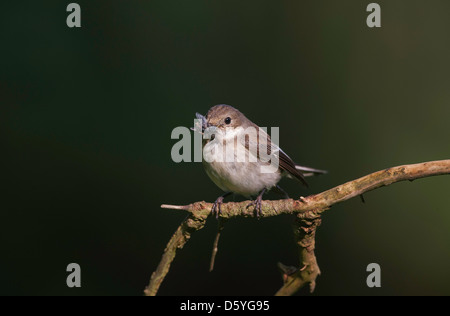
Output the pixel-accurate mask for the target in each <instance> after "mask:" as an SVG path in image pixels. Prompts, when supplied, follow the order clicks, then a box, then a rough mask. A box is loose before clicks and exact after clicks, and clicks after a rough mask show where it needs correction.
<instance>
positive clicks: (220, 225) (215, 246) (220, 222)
mask: <svg viewBox="0 0 450 316" xmlns="http://www.w3.org/2000/svg"><path fill="white" fill-rule="evenodd" d="M217 226H218V227H217V234H216V238H215V239H214V244H213V250H212V253H211V262H210V264H209V272H212V270H214V261H215V260H216V255H217V251H218V250H219V239H220V234H221V233H222V230H223V219H220V218H219V220H218V224H217Z"/></svg>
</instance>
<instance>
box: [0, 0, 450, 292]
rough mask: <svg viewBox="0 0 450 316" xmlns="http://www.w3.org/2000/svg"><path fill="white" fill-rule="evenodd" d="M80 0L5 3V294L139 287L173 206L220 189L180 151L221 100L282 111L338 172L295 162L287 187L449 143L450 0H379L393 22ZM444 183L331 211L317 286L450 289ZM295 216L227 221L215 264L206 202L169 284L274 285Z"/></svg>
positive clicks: (445, 152)
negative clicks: (298, 172) (72, 24)
mask: <svg viewBox="0 0 450 316" xmlns="http://www.w3.org/2000/svg"><path fill="white" fill-rule="evenodd" d="M70 2H71V1H33V2H31V1H29V2H25V1H14V2H13V1H10V2H5V3H3V4H2V5H1V6H0V40H1V49H0V103H1V105H0V141H1V144H0V145H1V147H0V148H1V149H0V150H1V154H0V159H1V174H0V177H1V182H0V183H1V188H0V189H1V190H0V205H1V207H0V294H4V295H12V294H20V295H22V294H41V295H54V294H57V295H59V294H63V295H81V294H84V295H141V294H142V290H143V289H144V287H145V285H146V284H147V283H148V280H149V278H150V275H151V273H152V271H153V270H154V269H155V268H156V266H157V264H158V262H159V259H160V258H161V255H162V251H163V249H164V247H165V245H166V242H167V241H168V240H169V238H170V236H171V235H172V233H173V232H174V230H175V229H176V227H177V226H178V225H179V223H180V222H181V221H182V220H183V219H184V217H185V214H184V213H183V212H181V211H172V210H162V209H160V207H159V206H160V205H161V204H162V203H170V204H187V203H190V202H193V201H198V200H207V201H213V200H214V199H215V198H216V197H217V196H218V195H219V194H221V192H220V190H219V189H218V188H216V187H215V186H214V184H213V183H212V182H211V181H210V180H209V179H208V177H207V176H206V174H205V172H204V171H203V168H202V166H201V164H200V163H180V164H176V163H174V162H172V160H171V156H170V150H171V147H172V146H173V144H174V143H175V140H172V139H171V138H170V135H171V131H172V129H173V128H175V127H176V126H192V124H193V119H194V113H195V112H201V113H205V112H206V111H207V110H208V109H209V107H210V106H212V105H214V104H219V103H226V104H230V105H233V106H235V107H237V108H239V109H240V110H241V111H242V112H243V113H245V114H246V115H247V116H248V117H249V118H250V119H252V120H253V121H255V122H256V123H258V124H259V125H261V126H279V127H280V132H281V136H280V144H281V146H282V148H283V149H284V150H285V151H286V152H287V153H288V154H289V155H290V156H291V157H292V158H293V159H294V160H296V161H297V162H299V163H302V164H305V165H310V166H314V167H318V168H324V169H328V170H329V171H330V173H329V175H327V176H323V177H318V178H314V179H311V180H310V181H309V182H310V189H309V190H308V189H305V188H303V187H302V186H301V185H300V184H299V183H297V182H295V181H291V180H283V181H282V183H281V184H282V186H283V187H284V188H285V189H286V190H287V191H288V192H289V193H290V195H291V196H292V197H298V196H300V195H307V194H312V193H318V192H320V191H322V190H325V189H328V188H331V187H333V186H335V185H338V184H341V183H344V182H346V181H349V180H351V179H354V178H357V177H359V176H362V175H365V174H367V173H370V172H372V171H376V170H380V169H383V168H386V167H391V166H395V165H401V164H407V163H417V162H422V161H427V160H438V159H445V158H449V157H450V146H449V144H450V130H449V119H450V106H449V104H450V75H449V74H450V58H449V56H450V36H449V35H450V34H449V33H450V18H449V14H450V3H449V2H448V1H409V0H408V1H377V2H378V3H379V4H380V5H381V8H382V27H381V28H380V29H370V28H368V27H367V26H366V17H367V14H368V13H367V12H366V6H367V4H368V3H370V2H371V1H256V0H255V1H206V0H205V1H120V2H119V1H77V2H78V3H79V4H80V5H81V9H82V16H81V18H82V27H81V28H80V29H69V28H68V27H67V26H66V17H67V15H68V13H67V12H66V6H67V4H68V3H70ZM449 186H450V178H449V177H446V176H442V177H434V178H427V179H423V180H418V181H414V182H412V183H410V182H405V183H399V184H395V185H392V186H390V187H388V188H383V189H379V190H376V191H373V192H371V193H368V194H366V195H365V199H366V204H362V203H361V201H360V200H359V199H354V200H350V201H348V202H346V203H343V204H339V205H337V206H335V207H333V208H332V209H331V210H330V211H328V212H327V213H326V214H325V215H324V216H323V224H322V226H321V227H320V229H319V231H318V235H317V257H318V260H319V265H320V268H321V270H322V275H321V276H320V277H319V278H318V283H317V288H316V291H315V295H326V294H328V295H357V294H363V295H379V294H387V295H400V294H401V295H420V294H426V295H428V294H446V295H449V294H450V282H449V279H450V269H449V266H450V251H449V250H450V212H449V211H450V210H449V204H450V194H449ZM291 224H292V218H290V217H289V216H279V217H277V218H271V219H262V220H260V221H257V220H251V219H236V220H232V221H229V222H228V224H227V225H226V227H225V230H224V233H223V235H222V239H221V243H220V251H219V254H218V257H217V261H216V269H215V271H214V272H213V273H209V272H208V265H209V256H210V252H211V247H212V242H213V239H214V235H215V231H216V221H215V220H214V219H210V220H209V221H208V223H207V227H206V228H205V229H204V230H202V231H200V232H198V233H196V234H195V235H193V237H192V239H191V241H190V242H189V243H188V244H187V245H186V247H185V248H184V249H183V250H182V251H180V252H179V254H178V256H177V257H176V259H175V261H174V263H173V265H172V268H171V270H170V272H169V274H168V276H167V278H166V280H165V281H164V283H163V284H162V286H161V289H160V294H162V295H178V294H183V295H222V294H230V295H253V294H254V295H272V294H273V293H274V292H275V291H276V290H277V289H278V288H279V287H280V286H281V278H280V275H279V272H278V270H277V268H276V263H277V262H278V261H281V262H283V263H285V264H288V265H297V264H298V262H297V253H296V248H295V244H294V240H293V234H292V229H291ZM71 262H76V263H79V264H80V265H81V272H82V287H81V288H80V289H69V288H67V287H66V276H67V274H68V273H67V272H66V271H65V270H66V266H67V265H68V264H69V263H71ZM371 262H376V263H378V264H380V265H381V269H382V287H381V288H379V289H369V288H368V287H367V286H366V277H367V275H368V273H367V272H366V266H367V265H368V264H369V263H371ZM306 293H307V291H306V290H304V291H302V294H306Z"/></svg>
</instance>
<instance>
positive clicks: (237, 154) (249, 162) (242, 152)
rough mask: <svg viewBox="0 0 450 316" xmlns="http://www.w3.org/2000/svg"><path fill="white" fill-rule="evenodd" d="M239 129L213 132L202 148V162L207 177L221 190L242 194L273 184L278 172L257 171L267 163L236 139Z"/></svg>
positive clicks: (278, 175) (278, 177)
mask: <svg viewBox="0 0 450 316" xmlns="http://www.w3.org/2000/svg"><path fill="white" fill-rule="evenodd" d="M238 132H239V129H230V130H229V131H227V132H226V133H216V134H215V139H214V140H213V141H210V142H208V143H206V144H205V146H204V147H203V165H204V167H205V171H206V173H207V174H208V176H209V177H210V178H211V180H212V181H213V182H214V183H215V184H216V185H217V186H218V187H219V188H221V189H222V190H223V191H226V192H229V191H231V192H235V193H238V194H240V195H243V196H245V197H250V196H252V195H256V194H258V193H259V192H260V191H261V190H263V189H265V188H267V189H269V188H271V187H273V186H275V185H276V184H277V183H278V181H279V180H280V178H281V173H280V172H279V171H278V170H277V171H276V172H271V173H265V172H261V169H262V167H263V166H267V165H268V163H266V162H261V161H260V160H259V159H257V157H256V155H254V154H252V153H250V151H249V150H248V149H247V148H246V147H245V146H244V144H243V143H242V142H240V141H239V140H238V138H237V137H236V136H237V133H238Z"/></svg>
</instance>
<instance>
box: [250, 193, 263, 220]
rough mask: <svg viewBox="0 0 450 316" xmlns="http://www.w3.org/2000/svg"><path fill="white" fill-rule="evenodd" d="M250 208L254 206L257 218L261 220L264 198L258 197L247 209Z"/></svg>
mask: <svg viewBox="0 0 450 316" xmlns="http://www.w3.org/2000/svg"><path fill="white" fill-rule="evenodd" d="M250 206H253V207H254V208H255V213H256V217H257V218H260V217H261V215H262V209H261V208H262V196H258V197H257V198H256V200H254V201H253V202H250V203H249V204H248V205H247V208H249V207H250Z"/></svg>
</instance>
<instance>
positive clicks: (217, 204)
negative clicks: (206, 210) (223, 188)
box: [211, 192, 233, 218]
mask: <svg viewBox="0 0 450 316" xmlns="http://www.w3.org/2000/svg"><path fill="white" fill-rule="evenodd" d="M231 193H233V192H227V193H225V194H224V195H221V196H219V197H218V198H217V199H216V201H215V202H214V204H213V206H212V208H211V214H212V215H213V216H214V215H216V218H219V214H220V213H222V209H221V208H220V206H221V205H222V203H223V199H225V198H226V197H227V196H229V195H230V194H231Z"/></svg>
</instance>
